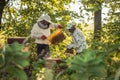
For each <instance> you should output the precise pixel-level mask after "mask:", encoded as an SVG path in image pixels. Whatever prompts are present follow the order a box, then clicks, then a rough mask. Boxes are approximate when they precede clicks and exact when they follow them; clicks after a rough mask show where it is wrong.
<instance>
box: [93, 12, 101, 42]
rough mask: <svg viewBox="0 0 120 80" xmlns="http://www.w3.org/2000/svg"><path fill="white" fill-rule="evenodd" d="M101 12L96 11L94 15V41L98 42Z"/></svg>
mask: <svg viewBox="0 0 120 80" xmlns="http://www.w3.org/2000/svg"><path fill="white" fill-rule="evenodd" d="M101 18H102V16H101V10H98V11H96V12H95V13H94V39H98V40H100V32H101V29H102V27H101Z"/></svg>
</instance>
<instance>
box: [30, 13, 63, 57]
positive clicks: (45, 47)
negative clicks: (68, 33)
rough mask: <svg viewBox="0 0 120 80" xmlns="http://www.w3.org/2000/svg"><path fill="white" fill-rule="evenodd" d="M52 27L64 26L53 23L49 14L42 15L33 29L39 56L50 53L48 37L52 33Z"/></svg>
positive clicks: (32, 35)
mask: <svg viewBox="0 0 120 80" xmlns="http://www.w3.org/2000/svg"><path fill="white" fill-rule="evenodd" d="M52 28H62V26H61V25H59V24H55V23H52V21H51V18H50V16H49V15H41V16H40V18H39V19H38V20H37V22H36V23H35V24H34V26H33V28H32V30H31V37H32V38H34V39H35V43H36V44H37V55H38V58H43V57H45V56H47V55H49V53H50V50H49V41H48V40H47V37H48V36H49V35H50V34H51V32H50V30H51V29H52Z"/></svg>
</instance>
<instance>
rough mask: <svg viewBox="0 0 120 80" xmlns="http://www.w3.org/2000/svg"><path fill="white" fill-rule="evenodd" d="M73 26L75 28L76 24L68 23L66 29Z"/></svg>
mask: <svg viewBox="0 0 120 80" xmlns="http://www.w3.org/2000/svg"><path fill="white" fill-rule="evenodd" d="M74 26H76V23H75V22H70V23H68V25H67V28H66V29H71V28H72V27H74Z"/></svg>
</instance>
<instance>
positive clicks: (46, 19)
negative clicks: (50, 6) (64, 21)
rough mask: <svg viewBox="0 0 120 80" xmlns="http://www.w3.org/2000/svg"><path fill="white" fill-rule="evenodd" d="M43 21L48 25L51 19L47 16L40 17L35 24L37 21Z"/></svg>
mask: <svg viewBox="0 0 120 80" xmlns="http://www.w3.org/2000/svg"><path fill="white" fill-rule="evenodd" d="M43 20H45V21H47V22H49V23H52V21H51V18H50V16H49V15H41V16H40V18H39V19H38V20H37V22H38V21H43Z"/></svg>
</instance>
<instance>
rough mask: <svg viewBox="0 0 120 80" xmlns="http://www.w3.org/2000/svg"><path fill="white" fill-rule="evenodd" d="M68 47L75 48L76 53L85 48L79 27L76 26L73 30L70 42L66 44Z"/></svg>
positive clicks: (84, 41)
mask: <svg viewBox="0 0 120 80" xmlns="http://www.w3.org/2000/svg"><path fill="white" fill-rule="evenodd" d="M68 48H69V49H71V48H74V49H76V52H77V53H80V52H82V50H83V49H86V48H87V44H86V40H85V37H84V35H83V33H82V31H81V30H80V29H78V28H76V29H75V31H74V32H73V34H72V42H71V43H70V44H69V45H68Z"/></svg>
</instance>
